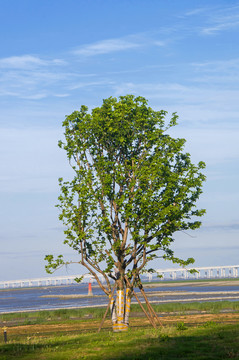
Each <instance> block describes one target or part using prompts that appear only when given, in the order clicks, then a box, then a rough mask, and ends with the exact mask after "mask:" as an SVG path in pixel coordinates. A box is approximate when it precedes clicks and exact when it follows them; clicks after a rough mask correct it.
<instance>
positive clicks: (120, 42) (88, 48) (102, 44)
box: [73, 39, 141, 56]
mask: <svg viewBox="0 0 239 360" xmlns="http://www.w3.org/2000/svg"><path fill="white" fill-rule="evenodd" d="M139 46H141V44H139V43H136V42H132V41H128V40H125V39H108V40H102V41H98V42H96V43H93V44H89V45H85V46H82V47H81V48H79V49H77V50H74V51H73V53H74V54H75V55H84V56H95V55H100V54H109V53H112V52H116V51H125V50H129V49H134V48H137V47H139Z"/></svg>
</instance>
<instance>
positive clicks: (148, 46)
mask: <svg viewBox="0 0 239 360" xmlns="http://www.w3.org/2000/svg"><path fill="white" fill-rule="evenodd" d="M0 6H1V9H0V10H1V11H0V42H1V47H0V106H1V112H0V163H1V172H0V185H1V186H0V199H1V208H0V212H1V217H0V218H1V227H0V244H1V248H0V280H5V279H20V278H29V277H38V276H44V275H45V271H44V261H43V258H44V255H45V254H48V253H53V254H59V253H63V254H64V255H65V257H66V258H67V259H70V258H72V259H74V260H75V261H76V260H77V258H76V255H75V254H73V253H72V252H71V250H70V249H68V248H67V247H66V246H65V245H62V242H63V240H64V235H63V228H62V225H61V223H60V222H59V220H58V212H57V209H56V208H55V204H56V203H57V197H58V195H59V189H58V180H57V179H58V177H62V176H63V177H65V178H70V176H71V172H70V169H69V166H68V164H67V161H66V157H65V154H64V153H63V152H62V151H61V150H60V149H59V148H58V147H57V141H58V140H59V139H62V138H63V129H62V127H61V124H62V121H63V120H64V117H65V115H68V114H70V113H71V112H73V111H74V110H77V109H79V108H80V106H81V105H82V104H84V105H87V106H88V107H89V109H91V108H93V107H96V106H99V105H100V104H101V103H102V99H104V98H107V97H109V96H119V95H126V94H135V95H141V96H144V97H146V98H147V99H148V100H149V104H150V106H152V107H153V108H154V109H155V110H156V109H157V110H159V109H164V110H167V111H168V112H169V114H170V113H172V112H177V113H178V115H179V125H178V126H177V127H175V129H174V130H173V135H174V136H176V137H183V138H186V140H187V145H186V149H185V150H186V151H189V152H190V153H191V155H192V160H193V161H194V162H197V161H200V160H203V161H205V162H206V164H207V169H206V175H207V182H206V184H205V186H204V193H203V195H202V197H201V199H200V201H199V206H200V207H202V208H206V209H207V214H206V216H204V219H203V226H202V228H201V229H200V230H198V231H197V232H192V233H190V234H185V233H180V234H178V235H177V236H176V242H175V245H174V249H175V254H176V255H178V256H179V257H180V256H182V257H189V256H190V257H191V256H192V257H194V258H195V259H196V266H209V265H234V264H238V263H239V260H238V253H239V244H238V237H239V221H238V203H239V195H238V182H239V166H238V158H239V145H238V143H239V140H238V139H239V122H238V116H239V101H238V99H239V85H238V84H239V82H238V79H239V48H238V37H239V1H230V0H225V1H220V0H219V1H212V0H207V1H203V0H200V1H196V0H195V1H191V0H181V1H178V0H177V1H176V0H171V1H165V0H154V1H153V0H127V1H126V0H121V1H113V0H101V1H100V0H98V1H97V0H88V1H86V0H78V1H76V0H67V1H66V0H51V1H47V0H42V1H32V0H21V1H18V0H8V1H3V0H1V1H0ZM154 266H155V267H157V268H162V267H164V268H165V267H169V266H170V264H167V263H165V262H161V261H158V262H157V263H155V264H154ZM66 271H67V272H68V273H70V274H75V273H77V271H79V272H82V271H83V270H82V269H80V270H79V269H78V268H77V267H74V266H72V267H69V268H68V269H62V270H61V271H59V273H58V274H65V273H66Z"/></svg>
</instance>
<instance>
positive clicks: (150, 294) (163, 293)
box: [40, 291, 239, 299]
mask: <svg viewBox="0 0 239 360" xmlns="http://www.w3.org/2000/svg"><path fill="white" fill-rule="evenodd" d="M137 295H138V296H141V294H140V293H137ZM188 295H190V296H191V295H196V296H199V295H239V291H205V292H202V291H194V292H191V291H190V292H189V291H152V292H147V297H153V296H159V297H164V296H188ZM40 297H41V298H59V299H82V298H96V297H106V296H105V295H104V294H102V295H91V296H89V295H82V294H69V295H42V296H40Z"/></svg>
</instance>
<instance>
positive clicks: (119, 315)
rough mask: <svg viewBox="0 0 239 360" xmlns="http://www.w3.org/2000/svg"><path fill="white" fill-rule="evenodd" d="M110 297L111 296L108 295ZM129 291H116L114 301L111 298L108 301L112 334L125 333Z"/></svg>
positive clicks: (127, 319) (127, 324)
mask: <svg viewBox="0 0 239 360" xmlns="http://www.w3.org/2000/svg"><path fill="white" fill-rule="evenodd" d="M110 297H111V295H110ZM130 304H131V297H130V289H128V288H127V289H126V291H125V292H124V290H118V291H117V295H116V301H115V299H114V298H113V297H111V300H110V310H111V320H112V326H113V331H114V332H120V331H127V330H128V327H129V313H130Z"/></svg>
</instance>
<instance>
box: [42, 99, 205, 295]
mask: <svg viewBox="0 0 239 360" xmlns="http://www.w3.org/2000/svg"><path fill="white" fill-rule="evenodd" d="M177 118H178V116H177V115H176V113H174V114H172V117H171V119H170V120H169V121H168V122H167V121H166V120H167V112H166V111H163V110H161V111H154V110H153V109H151V107H149V106H148V103H147V100H146V99H145V98H143V97H135V96H133V95H127V96H120V97H119V99H116V98H112V97H110V98H108V99H105V100H103V104H102V106H101V107H96V108H94V109H93V110H92V111H91V113H89V112H88V108H87V107H86V106H81V109H80V111H74V112H73V113H72V114H71V115H69V116H67V117H66V119H65V120H64V122H63V127H64V128H65V142H62V141H60V142H59V146H60V148H62V149H64V150H65V151H66V153H67V157H68V159H69V162H70V165H71V167H72V169H73V170H74V177H73V179H72V180H71V181H63V179H62V178H60V179H59V182H60V187H61V195H60V196H59V204H58V208H59V209H60V220H62V221H63V223H64V225H65V226H66V230H65V235H66V240H65V243H66V244H68V245H69V246H70V247H72V248H73V249H74V250H76V251H77V252H78V253H79V263H80V264H82V265H84V266H85V267H86V268H87V269H88V271H89V272H90V273H91V274H92V275H93V276H95V278H96V280H97V281H98V282H99V284H100V286H101V288H102V289H103V290H104V291H105V293H106V294H110V293H111V284H110V281H109V278H113V279H115V280H116V281H117V287H118V289H123V288H124V287H125V281H126V280H125V277H127V281H129V283H130V284H131V285H132V286H134V285H135V284H136V283H137V282H138V281H139V276H140V274H141V273H142V272H143V271H144V270H145V269H146V268H148V263H149V262H150V261H151V260H152V259H154V258H158V257H162V258H164V259H169V260H172V261H173V262H177V263H179V264H180V265H187V264H190V263H192V262H193V259H191V258H190V259H187V260H182V259H179V258H176V257H175V256H174V253H173V251H172V250H171V244H172V242H173V241H174V234H175V233H176V232H177V231H186V230H189V229H190V230H194V229H197V228H199V227H200V225H201V223H200V221H198V217H201V216H202V215H203V214H204V212H205V210H199V209H197V208H196V202H197V200H198V198H199V196H200V194H201V192H202V183H203V181H204V180H205V176H204V175H203V174H202V173H201V170H202V169H203V168H204V167H205V164H204V163H203V162H200V163H199V164H198V165H194V164H193V163H192V162H191V160H190V154H188V153H185V152H184V144H185V140H184V139H178V138H173V137H171V136H170V135H169V134H168V130H169V129H170V128H171V127H173V126H175V125H176V124H177ZM46 258H47V259H48V262H49V263H48V265H47V267H46V268H47V270H48V271H51V270H52V269H54V268H57V267H58V266H59V265H61V264H63V263H64V260H63V259H62V258H61V257H59V258H58V259H56V260H54V259H53V257H52V256H50V255H48V256H47V257H46ZM99 274H101V275H102V276H103V277H104V279H105V280H106V285H104V284H103V283H102V282H101V281H100V279H99V277H98V275H99Z"/></svg>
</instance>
